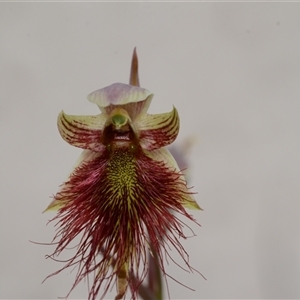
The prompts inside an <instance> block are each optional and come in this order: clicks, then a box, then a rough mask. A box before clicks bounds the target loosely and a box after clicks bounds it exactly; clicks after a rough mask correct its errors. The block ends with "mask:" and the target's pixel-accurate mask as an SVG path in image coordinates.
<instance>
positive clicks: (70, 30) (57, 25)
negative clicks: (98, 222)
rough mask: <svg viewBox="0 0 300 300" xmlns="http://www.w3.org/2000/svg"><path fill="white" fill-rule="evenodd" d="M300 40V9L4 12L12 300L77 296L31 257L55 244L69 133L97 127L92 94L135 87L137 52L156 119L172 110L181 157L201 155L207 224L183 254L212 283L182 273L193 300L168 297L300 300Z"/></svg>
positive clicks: (66, 281) (1, 223) (3, 286)
mask: <svg viewBox="0 0 300 300" xmlns="http://www.w3.org/2000/svg"><path fill="white" fill-rule="evenodd" d="M299 32H300V4H299V3H138V2H136V3H1V4H0V37H1V46H0V151H1V156H0V193H1V194H0V199H1V208H0V298H1V299H3V298H28V299H46V298H57V297H58V296H64V295H66V293H67V292H68V291H69V288H70V287H71V284H72V281H73V279H74V277H75V272H73V273H71V272H70V271H66V272H63V273H61V274H60V275H57V276H56V277H53V278H51V279H49V280H48V281H46V282H45V283H44V284H41V281H42V280H43V279H44V278H45V277H46V276H47V275H48V274H49V273H51V272H54V271H55V270H57V269H58V268H59V267H61V266H62V265H61V264H59V263H55V262H53V261H51V260H45V255H46V254H50V253H51V252H52V251H53V248H52V247H50V246H38V245H35V244H32V243H30V242H29V240H34V241H39V242H50V241H51V239H52V237H53V236H54V232H55V229H54V227H53V224H50V225H48V226H46V224H47V221H48V220H49V219H50V218H52V217H53V216H54V214H51V213H49V214H42V213H41V212H42V211H43V210H44V209H45V207H46V206H47V205H48V203H49V202H50V200H51V199H50V196H51V195H52V194H54V193H55V192H56V191H57V189H58V186H59V185H60V184H61V183H62V182H63V180H64V179H65V178H66V176H67V175H68V172H69V171H70V170H71V167H72V165H73V164H74V162H75V161H76V159H77V157H78V156H79V154H80V152H81V150H80V149H76V148H73V147H71V146H69V145H68V144H67V143H65V142H64V141H63V140H62V139H61V137H60V135H59V133H58V131H57V128H56V118H57V115H58V113H59V112H60V111H61V110H62V109H64V110H65V111H66V112H67V113H69V114H97V113H98V108H97V107H96V106H95V105H93V104H91V103H89V102H88V101H87V99H86V95H87V94H89V93H90V92H92V91H94V90H96V89H98V88H101V87H104V86H106V85H109V84H112V83H114V82H124V83H127V82H128V76H129V66H130V59H131V54H132V50H133V48H134V47H135V46H137V50H138V55H139V60H140V79H141V85H142V86H143V87H145V88H147V89H149V90H150V91H152V92H153V93H154V94H155V96H154V99H153V102H152V106H151V108H150V112H151V113H160V112H165V111H169V110H171V108H172V105H175V106H176V107H177V109H178V110H179V113H180V117H181V132H180V135H179V137H178V142H177V145H179V146H182V145H183V144H182V143H184V142H185V139H186V138H188V137H192V139H193V140H194V141H195V142H194V146H193V148H192V150H191V152H190V155H189V158H188V159H189V163H190V170H189V172H190V176H191V184H192V185H193V186H194V190H195V191H197V192H198V195H197V200H198V202H199V204H200V205H201V206H202V207H203V208H204V211H203V212H194V213H193V214H194V216H195V217H196V218H197V220H198V221H199V222H200V223H201V224H202V227H201V228H197V227H196V226H193V229H194V230H195V232H196V234H197V236H196V237H194V238H191V239H189V240H187V241H183V244H184V245H185V246H186V249H187V251H188V252H189V254H190V261H191V264H192V265H193V266H194V267H195V268H196V269H198V270H199V271H201V272H202V273H203V274H204V275H205V276H206V277H207V279H208V280H207V281H205V280H203V279H202V278H201V276H199V275H197V274H187V273H185V272H183V271H182V270H181V269H178V268H177V267H175V266H170V267H169V268H168V270H169V271H170V273H171V274H172V275H173V276H175V277H176V278H177V279H178V280H180V281H181V282H183V283H185V284H188V285H189V286H191V287H192V288H194V289H195V290H196V291H195V292H193V291H190V290H187V289H185V288H183V287H181V286H179V285H178V284H176V283H174V282H172V281H169V287H170V292H171V298H172V299H202V298H238V299H242V298H243V299H244V298H300V285H299V280H300V230H299V228H300V201H299V186H300V185H299V179H300V176H299V175H300V174H299V167H300V159H299V153H300V147H299V146H300V143H299V129H300V121H299V113H300V84H299V83H300V38H299ZM67 255H68V254H67ZM110 295H114V293H112V294H110ZM86 297H87V288H86V285H85V284H84V283H82V284H80V285H79V286H78V288H76V289H75V291H74V292H73V293H72V294H71V298H86Z"/></svg>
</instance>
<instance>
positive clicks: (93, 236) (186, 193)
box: [46, 51, 200, 300]
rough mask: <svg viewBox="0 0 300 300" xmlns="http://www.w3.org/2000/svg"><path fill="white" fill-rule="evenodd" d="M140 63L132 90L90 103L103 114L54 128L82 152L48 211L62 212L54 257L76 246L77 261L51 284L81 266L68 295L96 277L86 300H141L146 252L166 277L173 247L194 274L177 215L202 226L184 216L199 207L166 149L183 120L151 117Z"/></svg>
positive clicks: (61, 120) (102, 94)
mask: <svg viewBox="0 0 300 300" xmlns="http://www.w3.org/2000/svg"><path fill="white" fill-rule="evenodd" d="M135 63H137V56H136V52H135V51H134V55H133V60H132V70H131V77H130V84H129V85H128V84H123V83H114V84H112V85H110V86H107V87H104V88H102V89H99V90H96V91H94V92H92V93H91V94H89V95H88V100H89V101H90V102H92V103H95V104H96V105H97V106H98V107H99V109H100V111H101V113H100V114H98V115H94V116H75V115H68V114H66V113H64V112H63V111H62V112H61V113H60V114H59V116H58V121H57V123H58V129H59V132H60V134H61V137H62V138H63V139H64V140H65V141H66V142H68V143H69V144H70V145H72V146H75V147H79V148H82V149H84V150H83V152H82V154H81V156H80V158H79V160H78V162H77V164H76V166H75V168H74V170H73V171H72V173H71V174H70V175H69V177H68V179H67V180H66V182H64V183H63V185H62V186H61V189H60V190H59V192H58V193H57V194H56V195H55V196H54V199H53V201H52V202H51V203H50V205H49V206H48V207H47V209H46V211H51V210H56V211H57V215H56V216H55V217H54V218H53V219H52V221H54V220H55V221H56V222H57V223H56V226H57V232H56V235H55V237H54V239H53V244H55V245H56V249H55V250H54V252H53V253H52V254H51V255H50V257H52V258H54V257H56V256H58V255H59V254H60V253H61V252H62V251H63V250H66V249H67V248H68V247H70V245H71V244H72V242H73V240H74V239H75V238H76V237H78V239H79V242H78V245H77V248H76V252H75V255H74V256H73V257H72V258H70V259H69V260H67V261H65V265H64V267H63V268H61V269H60V270H58V271H57V272H55V273H53V274H51V275H50V276H52V275H54V274H57V273H59V272H60V271H62V270H64V269H66V268H68V267H74V266H77V267H78V271H77V274H76V279H75V282H74V284H73V286H72V288H71V290H70V292H71V291H72V290H73V289H74V287H75V286H76V285H77V284H78V283H79V282H80V281H81V280H82V279H84V278H86V277H88V276H89V275H92V276H93V281H92V285H91V287H90V289H89V295H88V299H89V300H94V299H96V297H97V295H98V294H99V291H100V288H103V292H102V295H101V299H104V297H105V295H106V293H107V291H108V289H109V288H110V286H111V285H112V284H114V283H116V285H117V296H116V297H115V299H124V297H125V295H126V292H127V291H128V290H130V292H131V299H136V298H137V294H138V289H139V286H140V285H141V283H142V282H143V280H144V279H145V277H146V275H147V274H148V272H149V267H148V263H149V262H148V255H147V253H148V251H150V254H151V255H153V257H154V259H155V263H156V264H157V266H158V267H159V269H160V271H161V272H162V273H163V274H164V275H166V272H165V268H164V258H165V257H166V258H168V257H169V258H170V259H171V260H172V257H171V255H170V253H169V252H171V251H170V250H169V249H170V247H173V250H174V249H175V250H176V251H177V252H178V253H179V254H180V256H181V257H182V259H183V262H184V263H185V264H186V266H187V267H188V268H189V270H192V267H190V265H189V262H188V256H187V254H186V252H185V250H184V248H183V246H182V245H181V242H180V239H185V238H186V236H185V234H184V233H183V228H184V227H185V224H184V223H183V221H182V220H181V219H179V218H178V217H177V216H176V214H177V215H178V214H179V215H182V216H183V217H186V218H187V219H189V220H192V221H194V222H195V223H197V222H196V221H195V219H194V218H193V217H192V216H191V215H190V214H188V213H187V211H186V208H189V209H200V207H199V205H198V204H197V203H196V201H195V199H194V197H193V193H192V192H191V191H190V189H189V188H188V187H187V183H186V180H185V178H184V175H183V174H182V173H181V171H180V170H179V167H178V165H177V163H176V161H175V159H174V158H173V156H172V155H171V153H170V152H169V150H168V149H167V148H166V146H168V145H170V144H171V143H172V142H173V141H174V140H175V139H176V137H177V135H178V132H179V123H180V122H179V115H178V112H177V110H176V108H175V107H173V109H172V110H171V111H170V112H167V113H162V114H149V113H147V110H148V108H149V106H150V103H151V101H152V98H153V94H152V93H151V92H149V91H148V90H147V89H144V88H141V87H139V79H138V74H137V71H136V72H135V71H133V70H134V64H135ZM152 260H153V259H152ZM150 271H151V270H150ZM70 292H69V294H70ZM69 294H68V295H69ZM67 297H68V296H67Z"/></svg>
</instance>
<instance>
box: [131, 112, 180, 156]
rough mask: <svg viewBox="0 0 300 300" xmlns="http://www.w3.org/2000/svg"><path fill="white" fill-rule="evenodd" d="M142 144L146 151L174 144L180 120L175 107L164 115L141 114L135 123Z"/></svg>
mask: <svg viewBox="0 0 300 300" xmlns="http://www.w3.org/2000/svg"><path fill="white" fill-rule="evenodd" d="M134 124H135V126H136V129H137V131H138V134H139V139H140V144H141V146H142V147H143V148H144V149H146V150H154V149H158V148H161V147H165V146H168V145H170V144H171V143H173V141H174V140H175V139H176V137H177V135H178V132H179V126H180V120H179V115H178V112H177V110H176V108H175V107H173V110H172V111H170V112H168V113H164V114H156V115H150V114H140V115H139V116H138V117H137V118H136V120H135V121H134Z"/></svg>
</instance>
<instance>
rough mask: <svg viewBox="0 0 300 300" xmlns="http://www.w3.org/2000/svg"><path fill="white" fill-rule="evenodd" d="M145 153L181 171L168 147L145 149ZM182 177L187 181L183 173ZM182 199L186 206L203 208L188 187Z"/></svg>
mask: <svg viewBox="0 0 300 300" xmlns="http://www.w3.org/2000/svg"><path fill="white" fill-rule="evenodd" d="M145 153H146V155H147V156H149V157H151V158H152V159H154V160H156V161H163V162H164V163H165V164H166V166H169V168H170V169H174V170H175V171H176V172H178V173H181V171H180V169H179V167H178V165H177V162H176V160H175V159H174V157H173V156H172V154H171V153H170V151H169V150H168V149H167V148H160V149H157V150H154V151H145ZM181 179H182V180H183V181H186V180H185V178H184V175H183V174H182V175H181ZM182 199H183V203H182V205H183V206H184V207H185V208H189V209H200V210H202V208H201V207H200V206H199V205H198V203H197V202H196V200H195V198H194V196H193V195H192V194H189V190H188V189H187V188H186V190H185V191H184V193H183V195H182Z"/></svg>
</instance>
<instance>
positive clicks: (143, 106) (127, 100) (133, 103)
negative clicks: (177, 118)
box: [87, 83, 153, 120]
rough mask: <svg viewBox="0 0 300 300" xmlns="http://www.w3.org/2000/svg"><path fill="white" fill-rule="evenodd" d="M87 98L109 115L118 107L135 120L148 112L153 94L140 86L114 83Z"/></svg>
mask: <svg viewBox="0 0 300 300" xmlns="http://www.w3.org/2000/svg"><path fill="white" fill-rule="evenodd" d="M87 98H88V100H89V101H90V102H93V103H95V104H97V105H98V107H99V108H100V110H101V111H102V112H104V113H107V114H109V113H110V112H111V111H112V110H113V109H115V108H116V107H120V108H123V109H125V110H126V111H127V112H128V114H129V116H130V117H131V119H132V120H133V119H134V118H135V117H136V116H137V115H138V114H140V113H145V112H146V111H147V110H148V108H149V105H150V103H151V100H152V98H153V94H152V93H150V92H149V91H148V90H146V89H143V88H141V87H138V86H132V85H129V84H124V83H114V84H112V85H109V86H107V87H105V88H102V89H99V90H97V91H94V92H92V93H91V94H89V95H88V96H87Z"/></svg>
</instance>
